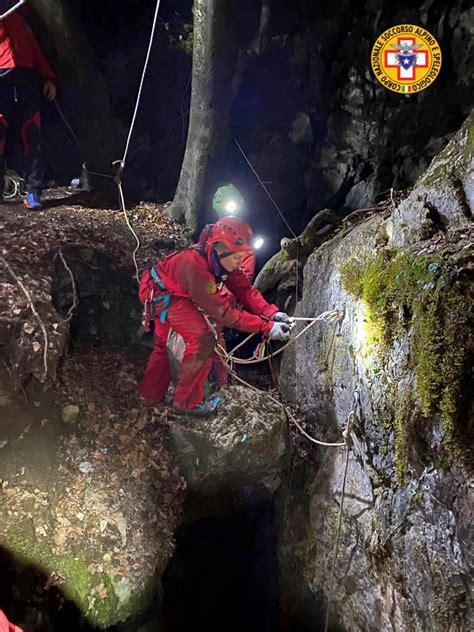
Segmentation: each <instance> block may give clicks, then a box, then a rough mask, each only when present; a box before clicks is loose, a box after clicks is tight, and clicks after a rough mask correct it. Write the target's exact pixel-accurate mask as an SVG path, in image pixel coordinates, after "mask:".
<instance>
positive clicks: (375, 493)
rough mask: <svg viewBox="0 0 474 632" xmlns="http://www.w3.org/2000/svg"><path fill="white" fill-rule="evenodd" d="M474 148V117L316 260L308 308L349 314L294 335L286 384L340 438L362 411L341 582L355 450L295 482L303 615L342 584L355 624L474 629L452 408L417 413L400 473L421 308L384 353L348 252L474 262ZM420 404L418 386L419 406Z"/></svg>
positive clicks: (297, 607)
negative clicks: (356, 289)
mask: <svg viewBox="0 0 474 632" xmlns="http://www.w3.org/2000/svg"><path fill="white" fill-rule="evenodd" d="M472 150H473V145H472V117H470V118H469V119H468V120H467V122H466V124H465V125H464V126H463V128H462V129H461V130H460V132H459V133H458V134H457V135H456V136H455V137H454V138H453V140H452V141H451V142H450V144H449V145H448V146H447V147H446V149H445V150H444V151H443V152H441V154H440V155H439V156H438V157H437V158H436V159H435V160H434V161H433V163H432V165H431V167H430V168H429V170H428V171H427V173H426V174H425V175H423V176H422V177H421V178H420V180H419V181H418V184H417V186H416V188H415V189H414V190H413V192H412V193H411V195H410V196H409V197H408V198H406V199H405V200H404V201H402V202H401V203H400V204H399V205H397V206H396V208H395V209H393V212H392V213H391V214H390V216H389V217H386V216H383V215H373V216H372V217H369V218H368V219H366V220H365V221H362V223H359V224H356V225H354V226H352V227H351V228H349V229H348V230H347V231H342V232H340V233H338V234H336V235H335V236H334V237H333V238H332V239H331V241H330V242H327V243H325V244H323V245H321V246H320V247H319V248H318V249H316V250H315V251H314V252H313V253H312V254H311V255H310V256H309V258H308V261H307V263H306V266H305V268H304V284H303V298H302V300H301V301H300V303H299V304H298V308H297V311H296V315H301V316H308V317H312V316H316V315H317V314H319V313H321V312H323V311H325V310H329V309H335V308H337V309H339V310H343V311H344V313H345V318H344V320H343V321H342V322H341V323H340V324H339V325H337V326H336V327H335V326H334V325H333V324H330V323H319V324H317V325H316V326H314V327H313V328H312V329H310V330H309V331H308V333H307V334H306V335H305V336H304V337H301V338H299V339H298V340H297V341H296V342H295V344H294V345H292V346H291V347H289V348H288V350H287V351H286V352H285V353H284V357H283V361H282V366H281V374H280V384H281V386H282V388H283V390H284V392H285V394H286V395H287V396H288V397H289V398H291V399H293V400H294V401H295V402H298V404H299V405H300V406H301V408H302V409H303V411H305V413H306V415H307V416H308V419H310V420H312V422H313V425H314V431H313V434H314V435H318V436H320V437H321V438H323V439H324V438H328V439H331V438H332V437H333V436H334V433H337V434H339V433H340V431H341V430H342V429H343V428H344V426H345V424H346V421H347V418H348V415H349V414H350V413H351V411H355V412H356V414H357V423H356V425H355V427H354V433H353V437H354V441H355V443H354V448H353V450H352V452H351V455H350V460H349V466H348V478H347V487H346V498H345V505H344V513H343V528H342V533H341V540H340V546H339V555H338V561H337V567H336V580H335V584H334V586H332V585H330V580H329V578H330V575H331V573H330V568H331V552H332V548H333V545H334V538H335V524H336V521H337V515H338V502H339V498H340V493H341V485H342V476H343V471H344V452H343V450H337V449H336V450H335V449H329V448H328V449H323V450H321V456H320V460H319V462H318V464H317V466H314V467H313V468H312V469H310V468H308V467H306V468H303V467H302V468H301V472H300V476H301V479H300V480H302V481H303V483H301V484H300V485H299V486H298V487H297V486H295V485H293V486H292V489H290V491H289V500H288V499H287V500H286V501H285V504H286V503H288V505H286V506H288V507H289V510H288V512H287V515H288V519H287V520H286V522H285V523H284V525H283V528H282V534H281V540H280V566H281V568H282V590H283V593H284V595H285V599H284V602H285V606H284V607H285V608H286V609H287V610H290V611H291V612H292V614H294V615H295V617H296V616H298V617H299V619H301V620H304V621H310V620H313V621H314V620H315V614H314V613H315V612H317V610H318V609H319V610H320V609H321V608H323V606H324V597H323V595H326V596H327V595H328V594H329V593H331V596H332V599H333V608H332V617H331V620H332V622H333V623H334V624H339V625H340V626H342V627H343V629H346V630H351V632H380V631H381V630H383V631H385V630H387V631H388V630H406V631H407V632H415V631H416V632H425V631H427V630H430V631H431V630H445V631H446V632H448V631H449V632H459V631H461V630H470V629H473V626H474V622H473V620H472V612H473V610H472V608H471V609H470V601H469V586H470V583H471V579H470V571H471V569H472V560H471V559H470V557H471V555H472V551H471V549H472V546H471V544H470V540H469V536H468V535H467V534H468V532H469V531H470V528H471V525H472V522H473V518H474V514H473V505H472V489H471V487H470V481H469V478H468V475H467V473H466V471H465V470H463V469H462V467H460V466H459V464H458V463H457V462H451V463H449V462H447V461H446V457H445V456H444V455H445V452H443V450H442V449H441V447H440V446H441V441H442V437H443V432H444V431H442V430H441V429H440V413H439V412H438V413H433V414H432V415H431V417H429V419H427V418H426V417H424V418H422V417H417V418H416V421H417V425H418V424H419V425H420V426H421V427H419V428H418V427H416V428H415V432H418V433H419V434H418V435H416V434H415V436H416V437H417V440H415V439H413V441H411V442H410V444H409V445H407V446H406V450H407V452H408V459H409V462H410V466H409V476H408V477H407V478H406V480H405V481H403V482H400V481H397V480H396V476H395V469H396V462H395V457H394V444H395V443H396V442H397V441H399V440H400V434H399V433H401V432H405V430H404V429H403V428H406V427H407V426H406V425H405V426H403V425H402V426H401V428H402V430H400V427H398V428H397V426H394V424H393V418H394V417H393V415H394V414H395V413H394V412H393V411H394V410H395V411H396V410H400V408H398V409H397V406H398V407H399V406H403V397H404V395H405V394H406V393H407V392H409V390H410V388H412V387H413V385H414V383H416V380H417V379H418V377H417V374H416V372H415V368H414V367H413V331H412V329H413V321H411V323H412V325H411V328H410V327H407V326H406V327H399V328H398V329H397V330H396V333H394V335H393V340H392V341H391V343H390V345H389V346H388V348H387V349H386V350H385V351H384V352H383V354H381V353H379V352H376V351H375V349H374V347H373V345H372V343H371V340H370V335H371V332H370V326H369V325H370V318H369V315H368V312H367V303H366V302H364V300H361V299H357V298H355V296H354V295H353V294H351V293H350V292H349V291H347V289H346V286H345V285H344V282H343V278H342V276H343V275H342V270H343V268H344V265H345V266H346V270H348V272H349V273H350V271H351V268H353V267H354V266H355V263H354V262H355V260H356V259H357V260H359V261H362V262H366V261H370V260H371V259H372V258H373V257H374V256H375V255H376V254H377V253H378V252H380V251H381V248H383V247H384V244H385V245H387V247H388V248H389V249H393V248H401V247H404V248H405V249H406V250H405V251H406V252H413V253H416V256H420V254H422V253H423V252H427V253H432V254H433V256H434V257H435V258H436V257H438V258H439V256H440V253H445V254H451V255H452V256H453V257H455V258H456V260H458V261H459V260H461V259H463V258H464V259H463V260H465V265H466V266H468V265H472V257H471V259H469V254H468V252H469V251H468V244H469V241H470V239H472V224H471V223H470V217H469V216H470V215H471V214H472V210H473V208H474V188H473V180H472ZM455 180H456V182H457V184H454V181H455ZM428 213H431V217H432V219H430V221H431V222H432V224H433V225H432V227H431V228H432V229H433V232H432V233H431V236H428V237H425V236H424V235H423V234H420V226H421V224H422V223H423V221H426V219H427V217H426V216H427V214H428ZM428 219H429V218H428ZM455 236H456V239H454V237H455ZM415 261H417V259H415ZM418 261H421V259H418ZM467 261H470V264H468V263H466V262H467ZM433 265H434V264H433ZM458 277H459V275H458ZM456 282H457V283H458V282H459V281H456ZM425 290H426V291H427V292H428V290H429V288H425ZM395 300H397V298H395ZM446 309H449V307H448V305H447V306H446ZM399 318H402V319H403V318H404V316H403V314H402V315H400V316H399ZM355 393H358V401H356V399H355V398H354V394H355ZM418 405H419V402H417V401H416V400H415V401H414V403H413V407H416V406H418ZM401 410H402V413H401V417H398V418H399V419H401V423H404V424H409V423H410V415H411V414H412V410H410V409H403V408H402V409H401ZM398 414H400V413H398ZM463 423H464V425H463V428H464V435H465V436H464V439H465V440H466V443H467V442H468V439H469V437H468V434H469V430H468V427H469V425H468V423H467V421H466V420H465V418H463ZM422 428H423V430H422ZM401 436H402V437H403V435H401ZM397 437H398V439H397ZM468 449H469V448H468V445H467V447H466V450H468Z"/></svg>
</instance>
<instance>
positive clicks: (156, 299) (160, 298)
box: [150, 266, 171, 324]
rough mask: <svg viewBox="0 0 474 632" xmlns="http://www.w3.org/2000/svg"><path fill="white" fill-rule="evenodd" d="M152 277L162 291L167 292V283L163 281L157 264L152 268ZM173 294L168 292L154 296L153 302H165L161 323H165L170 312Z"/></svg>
mask: <svg viewBox="0 0 474 632" xmlns="http://www.w3.org/2000/svg"><path fill="white" fill-rule="evenodd" d="M150 274H151V278H152V279H153V282H154V284H155V285H156V286H157V287H158V288H159V289H160V290H162V291H164V292H166V289H167V288H166V285H165V284H164V283H163V280H162V278H161V277H160V275H159V273H158V270H157V269H156V268H155V266H152V267H151V268H150ZM170 300H171V294H170V292H167V293H166V294H159V295H158V296H153V298H152V302H153V303H163V309H162V310H161V313H160V323H161V324H163V323H164V322H165V320H166V315H167V313H168V308H169V305H170Z"/></svg>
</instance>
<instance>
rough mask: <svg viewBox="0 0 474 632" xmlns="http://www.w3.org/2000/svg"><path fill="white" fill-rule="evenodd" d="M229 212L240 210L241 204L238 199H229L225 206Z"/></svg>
mask: <svg viewBox="0 0 474 632" xmlns="http://www.w3.org/2000/svg"><path fill="white" fill-rule="evenodd" d="M224 208H225V210H226V212H227V213H230V214H231V215H232V214H234V213H237V212H238V211H239V210H240V205H239V204H238V203H237V200H233V199H231V200H227V202H226V203H225V206H224Z"/></svg>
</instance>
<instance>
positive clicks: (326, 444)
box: [229, 369, 346, 448]
mask: <svg viewBox="0 0 474 632" xmlns="http://www.w3.org/2000/svg"><path fill="white" fill-rule="evenodd" d="M229 373H230V374H231V375H232V376H233V377H234V378H235V379H236V380H237V381H238V382H240V383H241V384H243V385H244V386H246V387H248V388H250V389H252V390H253V391H254V392H255V393H260V394H263V395H265V396H266V397H268V399H269V400H270V401H271V402H273V403H274V404H277V406H279V407H280V408H282V409H283V410H284V411H285V413H286V414H287V415H288V419H290V421H291V422H292V423H293V424H294V425H295V426H296V427H297V428H298V430H299V431H300V432H301V434H302V435H303V436H305V437H306V439H308V441H311V442H312V443H316V444H317V445H321V446H323V447H326V448H341V447H343V446H345V445H346V442H345V441H341V442H338V443H331V442H328V441H320V440H319V439H315V438H314V437H312V436H311V435H310V434H308V433H307V432H306V430H305V429H304V428H303V427H302V426H301V424H300V423H299V422H298V421H297V420H296V418H295V417H294V416H293V415H292V414H291V413H290V411H289V410H288V408H287V407H286V406H285V404H283V403H282V402H280V401H278V400H277V399H276V398H275V397H273V396H272V395H270V394H269V393H266V392H265V391H261V390H260V389H258V388H256V387H255V386H252V384H249V383H248V382H246V381H245V380H243V379H242V378H241V377H239V376H238V375H237V373H236V372H235V371H233V370H232V369H229Z"/></svg>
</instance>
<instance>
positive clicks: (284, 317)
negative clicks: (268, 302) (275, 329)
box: [272, 312, 290, 323]
mask: <svg viewBox="0 0 474 632" xmlns="http://www.w3.org/2000/svg"><path fill="white" fill-rule="evenodd" d="M272 320H274V321H275V322H277V323H289V322H290V317H289V316H288V314H285V312H277V313H276V314H273V316H272Z"/></svg>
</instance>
